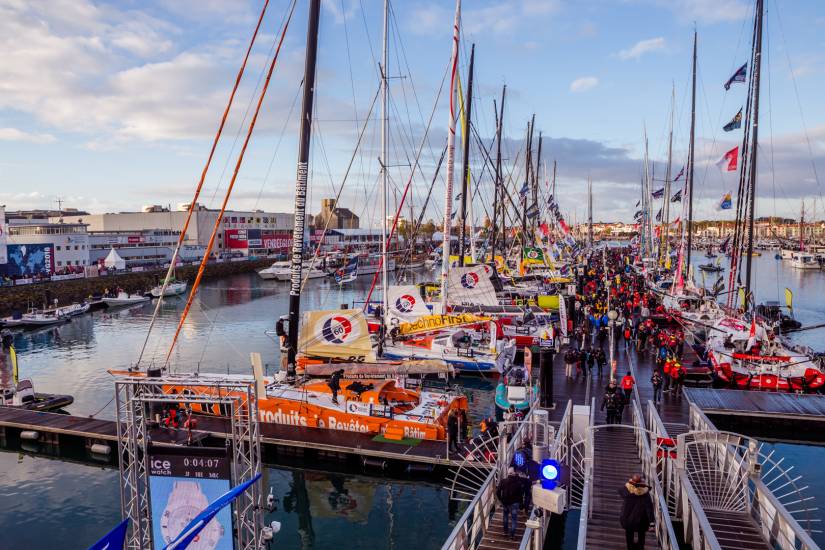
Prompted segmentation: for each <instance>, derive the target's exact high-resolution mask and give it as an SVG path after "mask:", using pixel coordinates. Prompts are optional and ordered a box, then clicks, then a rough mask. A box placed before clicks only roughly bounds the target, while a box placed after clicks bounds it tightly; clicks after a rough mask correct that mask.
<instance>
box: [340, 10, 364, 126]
mask: <svg viewBox="0 0 825 550" xmlns="http://www.w3.org/2000/svg"><path fill="white" fill-rule="evenodd" d="M341 13H343V14H344V18H343V19H344V40H345V42H346V45H347V68H348V69H349V85H350V89H351V90H352V110H353V113H354V115H355V131H356V132H357V131H358V128H360V126H361V125H360V124H359V121H358V102H357V100H356V95H355V77H354V76H353V74H352V54H351V52H350V46H349V30H348V29H347V17H346V13H347V11H346V8H345V6H344V0H341Z"/></svg>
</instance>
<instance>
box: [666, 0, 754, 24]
mask: <svg viewBox="0 0 825 550" xmlns="http://www.w3.org/2000/svg"><path fill="white" fill-rule="evenodd" d="M655 1H656V3H657V4H659V5H662V6H665V7H668V8H670V9H671V10H673V13H674V14H676V16H677V17H678V18H679V19H681V20H683V21H688V22H694V21H698V22H699V23H725V22H731V21H741V20H742V19H744V18H745V17H747V15H748V5H747V4H746V3H745V2H744V1H743V0H655Z"/></svg>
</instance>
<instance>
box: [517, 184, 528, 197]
mask: <svg viewBox="0 0 825 550" xmlns="http://www.w3.org/2000/svg"><path fill="white" fill-rule="evenodd" d="M518 194H519V195H521V197H522V198H524V197H526V196H527V182H526V181H525V182H524V186H523V187H522V188H521V190H520V191H519V192H518Z"/></svg>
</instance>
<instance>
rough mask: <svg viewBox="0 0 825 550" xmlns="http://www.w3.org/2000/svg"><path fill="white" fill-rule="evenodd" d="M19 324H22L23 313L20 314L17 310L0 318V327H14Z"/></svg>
mask: <svg viewBox="0 0 825 550" xmlns="http://www.w3.org/2000/svg"><path fill="white" fill-rule="evenodd" d="M21 326H23V314H21V313H20V312H19V311H17V312H15V313H14V314H13V315H10V316H8V317H2V318H0V327H3V328H14V327H21Z"/></svg>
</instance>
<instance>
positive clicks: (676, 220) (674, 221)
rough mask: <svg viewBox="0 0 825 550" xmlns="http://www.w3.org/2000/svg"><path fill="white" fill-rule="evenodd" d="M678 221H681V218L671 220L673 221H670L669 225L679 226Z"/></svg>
mask: <svg viewBox="0 0 825 550" xmlns="http://www.w3.org/2000/svg"><path fill="white" fill-rule="evenodd" d="M680 220H681V218H676V219H675V220H673V221H672V222H670V223H671V225H679V221H680Z"/></svg>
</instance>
